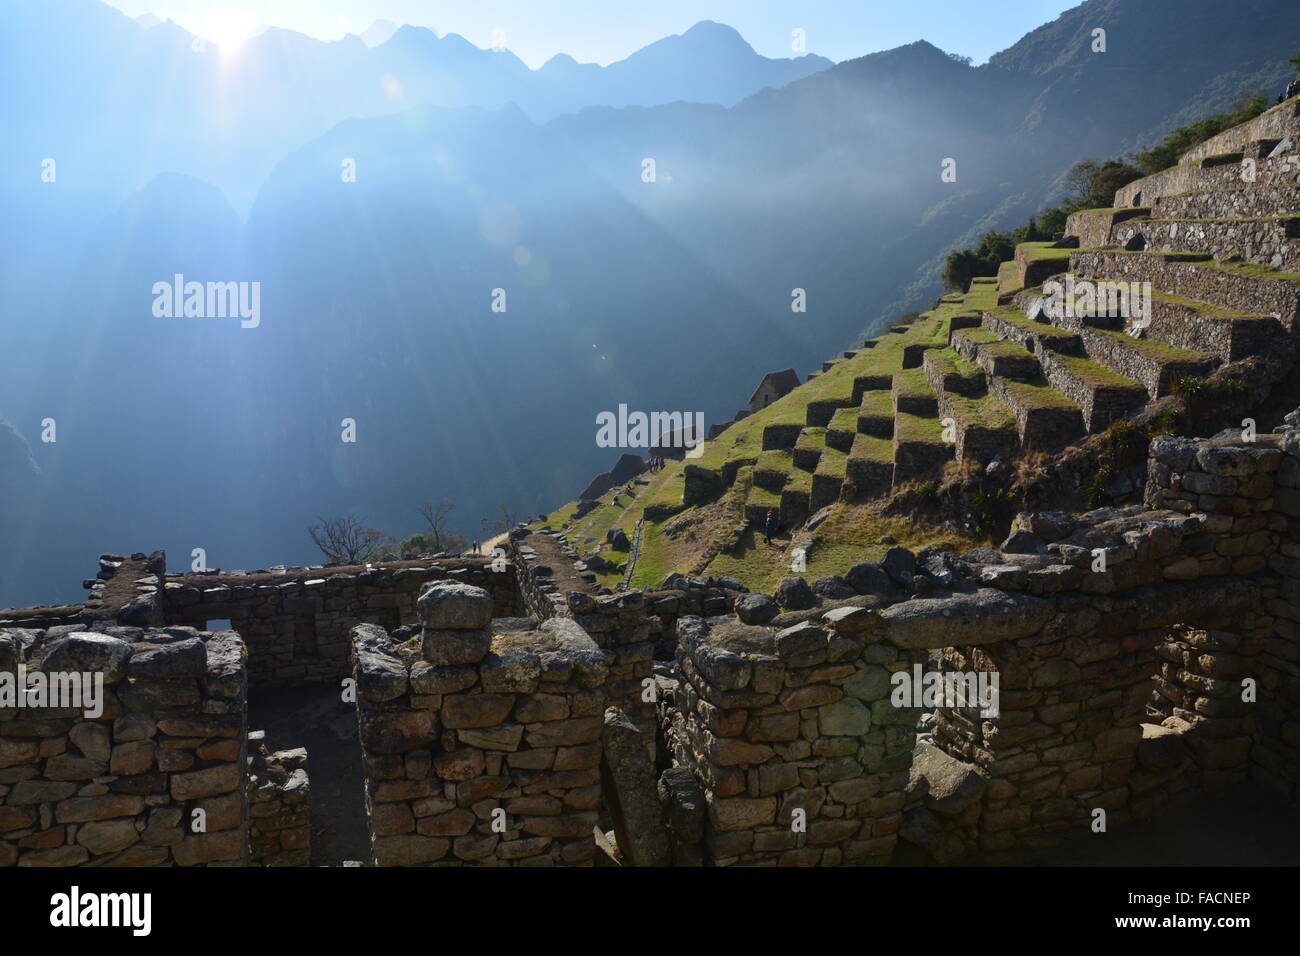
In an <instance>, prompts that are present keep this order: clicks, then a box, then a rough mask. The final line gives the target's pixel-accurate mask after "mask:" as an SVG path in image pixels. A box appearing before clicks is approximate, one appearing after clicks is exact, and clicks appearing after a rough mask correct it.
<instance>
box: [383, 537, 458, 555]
mask: <svg viewBox="0 0 1300 956" xmlns="http://www.w3.org/2000/svg"><path fill="white" fill-rule="evenodd" d="M468 550H469V538H467V537H465V536H464V535H463V534H457V533H456V532H454V531H445V532H443V535H442V537H441V538H440V539H439V540H438V541H437V542H435V541H434V540H433V536H432V535H430V534H429V533H428V532H425V531H421V532H419V533H417V534H413V535H409V536H407V537H405V538H403V539H402V541H401V543H400V544H399V545H398V546H397V553H398V555H399V556H401V557H404V556H406V555H408V554H417V555H419V554H461V553H463V552H465V551H468Z"/></svg>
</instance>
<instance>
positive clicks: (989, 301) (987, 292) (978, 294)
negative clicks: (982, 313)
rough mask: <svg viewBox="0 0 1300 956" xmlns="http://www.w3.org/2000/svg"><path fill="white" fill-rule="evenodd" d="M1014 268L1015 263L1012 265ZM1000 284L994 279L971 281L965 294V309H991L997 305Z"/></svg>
mask: <svg viewBox="0 0 1300 956" xmlns="http://www.w3.org/2000/svg"><path fill="white" fill-rule="evenodd" d="M1012 265H1013V266H1014V265H1015V263H1012ZM999 285H1000V282H999V280H998V279H994V278H982V279H973V280H971V284H970V292H968V293H967V294H966V299H965V307H966V308H967V309H991V308H993V307H994V306H996V305H997V304H998V292H999V291H1000V289H999Z"/></svg>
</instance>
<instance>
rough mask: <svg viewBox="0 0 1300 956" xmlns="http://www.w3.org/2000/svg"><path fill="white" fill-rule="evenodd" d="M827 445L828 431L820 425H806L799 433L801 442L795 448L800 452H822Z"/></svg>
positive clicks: (796, 443)
mask: <svg viewBox="0 0 1300 956" xmlns="http://www.w3.org/2000/svg"><path fill="white" fill-rule="evenodd" d="M825 444H826V429H825V428H822V427H820V426H818V425H806V426H804V430H803V431H801V432H800V433H799V440H798V441H797V442H795V445H794V447H795V448H796V449H797V450H798V451H821V450H822V446H823V445H825Z"/></svg>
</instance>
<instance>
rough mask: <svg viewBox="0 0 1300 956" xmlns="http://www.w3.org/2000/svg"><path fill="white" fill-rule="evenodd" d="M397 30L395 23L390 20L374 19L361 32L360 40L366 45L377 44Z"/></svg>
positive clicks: (384, 41)
mask: <svg viewBox="0 0 1300 956" xmlns="http://www.w3.org/2000/svg"><path fill="white" fill-rule="evenodd" d="M396 32H397V24H396V23H394V22H393V21H392V20H376V21H375V22H374V23H372V24H370V26H369V27H367V28H366V30H365V32H364V33H362V34H361V41H362V42H363V43H364V44H365V45H366V46H379V45H381V44H384V43H387V42H388V39H389V38H390V37H391V36H392V35H393V34H394V33H396Z"/></svg>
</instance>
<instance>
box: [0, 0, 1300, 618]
mask: <svg viewBox="0 0 1300 956" xmlns="http://www.w3.org/2000/svg"><path fill="white" fill-rule="evenodd" d="M1097 27H1102V28H1105V29H1106V30H1107V41H1108V42H1107V52H1106V53H1104V54H1101V53H1095V54H1094V53H1092V52H1091V50H1090V47H1089V45H1088V40H1089V39H1090V37H1091V31H1092V30H1093V29H1095V28H1097ZM1298 33H1300V5H1296V4H1294V3H1293V2H1289V0H1248V2H1244V3H1238V4H1236V5H1234V6H1233V7H1232V8H1231V9H1229V8H1227V7H1226V6H1224V5H1222V4H1217V3H1212V2H1210V0H1088V2H1086V3H1084V4H1083V5H1082V6H1081V7H1078V8H1075V9H1074V10H1072V11H1068V12H1067V13H1066V14H1063V15H1062V17H1061V18H1059V19H1058V20H1057V21H1055V22H1054V23H1052V24H1048V25H1046V26H1044V27H1042V28H1040V29H1039V30H1036V31H1034V32H1033V33H1031V34H1029V35H1028V36H1026V37H1025V38H1024V39H1022V40H1021V41H1020V42H1019V43H1017V44H1015V45H1014V46H1012V47H1010V48H1009V49H1008V50H1007V51H1005V52H1004V53H1002V54H999V55H998V56H997V57H994V58H993V60H992V61H991V62H990V63H989V64H987V65H985V66H982V67H978V68H974V67H971V66H969V65H967V64H965V63H963V62H960V61H958V60H956V59H954V58H953V57H950V56H949V55H948V54H946V53H944V52H943V51H942V50H939V49H937V48H936V47H934V46H933V45H931V44H929V43H926V42H924V41H919V42H917V43H913V44H909V45H907V46H904V47H900V48H898V49H895V50H889V51H883V52H879V53H873V54H871V55H868V56H864V57H861V58H859V59H855V60H851V61H847V62H844V63H840V64H837V65H834V66H828V65H827V64H826V62H825V61H822V60H820V59H818V58H814V57H806V58H799V59H793V60H770V59H767V58H764V57H760V56H758V55H757V54H755V53H754V52H753V50H752V49H750V48H749V47H748V45H747V44H745V43H744V41H743V39H741V38H740V37H739V35H738V34H736V32H735V31H734V30H732V29H731V28H729V27H726V26H723V25H720V24H715V23H708V22H705V23H701V24H697V25H696V26H695V27H693V28H692V29H690V30H688V31H686V32H685V33H684V34H682V35H680V36H675V37H667V38H665V39H663V40H661V41H658V42H657V43H654V44H651V45H650V46H648V47H646V48H644V49H643V50H640V51H638V52H637V53H635V54H633V55H632V56H630V57H628V58H627V59H626V60H623V61H620V62H619V63H613V64H610V65H609V66H606V67H600V66H597V65H595V64H580V63H578V62H576V61H575V60H573V59H572V58H571V57H568V56H557V57H554V58H552V59H551V60H549V61H548V62H547V63H546V64H545V65H544V66H543V67H542V68H541V69H539V70H535V71H534V70H529V69H528V68H527V67H526V66H525V65H524V64H523V63H521V62H520V61H519V60H518V59H517V58H516V57H514V56H513V54H510V53H508V52H493V51H489V50H481V49H478V48H476V47H474V46H473V45H472V44H470V43H469V42H468V41H466V40H464V39H463V38H461V37H458V36H455V35H447V36H442V37H439V36H438V35H437V34H436V33H434V32H433V31H430V30H427V29H423V28H416V27H409V26H405V27H402V28H400V29H398V30H396V31H395V32H394V33H393V34H392V36H391V37H390V38H388V39H387V40H386V41H385V42H382V43H380V44H379V45H378V46H375V47H373V48H372V47H369V46H367V44H366V42H365V41H363V39H362V38H360V37H357V36H349V37H345V38H344V39H343V40H340V41H338V42H335V43H321V42H319V41H316V40H313V39H311V38H309V37H305V36H302V35H301V34H297V33H294V32H292V31H285V30H277V29H271V30H267V31H266V32H264V33H263V34H261V35H260V36H257V37H254V38H251V39H250V40H249V41H247V42H246V43H245V44H244V45H243V47H242V48H241V50H240V51H239V54H238V58H237V61H230V62H228V63H226V64H225V65H223V61H222V58H221V56H220V51H213V50H211V49H210V48H209V50H208V52H206V53H199V52H195V50H194V48H193V38H192V37H191V36H190V35H189V34H187V33H186V32H185V31H183V30H181V29H180V28H179V27H177V26H176V25H175V24H172V23H170V22H168V23H163V24H160V25H157V26H155V27H153V28H152V29H149V30H145V29H143V28H142V27H141V26H140V25H139V24H138V23H136V22H135V21H133V20H131V19H129V18H127V17H125V16H123V15H121V14H120V13H118V12H117V11H115V10H113V9H112V8H109V7H107V6H105V5H103V4H101V3H98V2H96V0H39V2H35V0H22V2H19V3H16V4H11V5H10V7H9V8H7V10H6V20H5V22H4V23H3V25H0V116H3V117H4V123H5V126H6V133H7V134H8V140H7V144H8V145H10V146H11V147H12V148H8V149H6V150H3V151H0V203H2V204H3V208H4V209H5V212H6V215H5V216H3V217H0V260H2V261H4V262H5V263H6V268H5V269H3V270H0V309H2V310H3V314H4V316H5V317H6V325H5V329H6V331H5V346H6V347H5V348H4V349H0V415H3V416H5V417H6V418H7V419H8V420H9V421H11V422H13V424H14V427H15V428H16V429H17V431H18V433H20V434H24V435H28V436H32V435H37V434H39V431H40V429H39V423H40V421H41V420H42V419H44V418H46V417H54V418H55V419H57V421H58V422H59V441H58V442H57V443H56V444H44V443H37V444H34V445H33V446H32V448H31V454H32V456H33V457H34V458H35V459H36V461H37V463H38V464H39V465H40V467H41V474H40V476H39V477H37V478H35V479H33V480H34V481H35V482H36V483H37V484H36V486H35V493H34V495H27V496H25V497H24V498H22V499H18V500H17V501H15V500H14V499H13V498H10V499H7V500H6V501H3V502H0V529H3V531H4V534H5V535H7V536H8V540H13V541H20V542H23V545H22V553H21V554H19V553H17V551H14V552H12V553H5V554H4V555H0V563H3V566H2V567H0V576H3V579H4V581H5V582H6V587H8V588H9V590H8V592H6V593H7V597H6V594H0V603H4V602H5V601H6V600H8V601H19V602H21V603H27V602H30V601H38V600H55V599H68V598H70V597H75V594H68V593H66V585H64V584H63V583H61V582H66V581H67V580H68V576H67V574H66V569H67V568H68V567H70V566H73V565H76V564H77V562H83V563H84V562H87V561H91V560H93V557H94V555H95V554H97V553H99V552H100V551H104V550H122V549H126V550H135V549H141V550H152V549H153V548H155V547H166V548H168V549H169V550H170V551H172V552H173V554H174V555H178V556H181V557H183V556H184V555H186V554H188V553H189V551H190V550H191V549H192V548H194V547H204V548H205V549H206V550H207V552H208V555H209V561H210V562H212V563H213V564H216V565H220V566H224V567H239V566H260V565H265V564H269V563H276V562H281V561H287V562H294V561H298V562H302V561H308V560H313V559H318V557H319V556H318V555H314V554H313V553H312V549H311V546H310V542H309V540H308V539H307V536H306V534H305V532H304V528H305V527H306V525H307V524H309V523H311V522H312V521H314V520H315V518H316V516H317V515H320V514H325V515H330V514H337V513H344V512H347V511H355V512H357V513H359V514H361V515H362V516H364V517H365V518H367V520H368V521H369V523H371V524H373V525H378V526H380V527H384V528H386V529H387V530H390V531H392V532H394V533H398V534H400V533H409V532H411V531H413V530H416V529H417V527H418V516H417V515H415V512H414V510H413V509H414V507H415V506H416V505H417V504H418V503H419V502H420V501H422V500H425V499H429V498H443V497H447V498H451V499H453V500H454V501H456V502H458V505H459V507H458V510H457V512H456V518H457V521H458V522H459V525H458V530H461V531H464V532H468V533H471V534H477V533H478V531H479V527H478V523H479V519H480V518H481V517H489V518H492V519H495V517H496V515H497V510H498V506H499V505H500V504H501V503H502V502H508V503H509V504H510V505H511V506H512V507H513V508H514V510H515V511H516V513H519V514H523V513H526V512H533V511H539V510H547V509H549V508H550V507H551V506H553V505H554V504H556V503H557V502H560V501H564V500H568V499H571V498H572V497H573V496H574V495H575V494H577V492H578V491H580V490H581V489H582V487H583V485H584V484H585V483H586V482H587V481H588V480H589V479H590V477H591V475H593V474H596V473H599V472H602V471H605V470H608V469H609V468H610V467H611V466H612V465H613V464H614V461H615V460H616V458H617V452H611V451H610V450H608V449H600V448H598V447H596V445H595V442H594V434H595V415H596V413H597V412H599V411H602V410H609V409H613V408H615V407H617V405H618V404H619V403H620V402H626V403H627V404H628V405H629V407H631V408H639V409H642V410H645V411H651V410H664V411H674V410H675V411H682V412H687V411H690V412H694V411H704V412H705V414H706V419H707V421H708V422H710V423H713V422H716V421H720V420H723V419H726V418H729V417H730V416H731V414H732V413H733V412H734V410H735V408H736V407H738V405H740V404H743V402H744V400H745V397H746V396H747V395H749V393H750V391H751V390H752V388H753V384H754V382H755V381H757V380H758V378H759V377H761V375H762V374H763V372H764V371H766V370H768V369H771V368H784V367H786V366H793V367H794V368H795V369H796V371H798V372H800V373H801V375H802V374H805V373H806V372H807V371H809V370H810V369H812V368H816V367H819V365H820V362H821V361H822V359H824V358H826V357H829V356H831V355H834V354H836V353H838V352H839V351H840V350H841V349H843V348H845V347H848V346H851V345H852V344H854V342H855V340H856V339H857V337H858V335H859V334H860V333H861V331H862V330H864V329H865V328H867V327H869V326H874V325H878V324H879V322H880V321H881V320H882V319H884V318H887V317H889V316H891V315H895V314H898V313H900V312H903V311H908V310H911V309H913V308H915V307H917V306H920V305H923V304H925V303H926V301H927V300H929V299H932V298H933V297H934V295H935V294H936V293H937V292H938V291H939V289H938V282H937V275H938V267H939V263H940V262H941V261H942V257H943V255H944V254H945V253H946V251H947V250H949V249H951V248H953V247H955V246H959V245H964V244H968V243H970V242H971V241H972V240H973V239H974V238H976V237H977V236H978V235H979V233H980V232H982V231H984V230H987V229H991V228H999V227H1006V226H1009V225H1016V224H1019V223H1021V222H1023V221H1024V219H1025V218H1026V217H1027V216H1029V215H1031V214H1032V213H1034V212H1035V211H1036V210H1037V209H1039V208H1040V207H1041V206H1042V205H1043V203H1044V202H1045V201H1046V200H1047V199H1049V198H1051V197H1052V196H1053V194H1054V191H1055V190H1056V189H1057V188H1058V185H1057V184H1058V182H1059V180H1060V177H1061V175H1062V174H1063V173H1064V172H1065V171H1066V170H1067V169H1068V168H1069V166H1070V165H1071V164H1072V163H1074V162H1076V161H1077V160H1079V159H1083V158H1087V157H1096V158H1107V157H1109V156H1112V155H1115V154H1116V153H1118V152H1120V151H1123V150H1125V149H1128V148H1130V147H1132V146H1134V145H1137V144H1139V143H1143V142H1149V141H1151V140H1152V139H1153V138H1155V137H1156V136H1158V135H1160V134H1162V133H1163V132H1165V131H1166V130H1167V129H1168V128H1170V126H1172V125H1173V124H1175V123H1177V122H1183V121H1185V120H1186V119H1188V118H1191V117H1192V115H1193V114H1196V115H1199V114H1200V113H1201V112H1205V111H1209V110H1213V109H1221V108H1225V107H1227V106H1230V105H1231V104H1232V101H1233V100H1234V98H1235V97H1236V96H1237V95H1238V94H1239V93H1240V92H1241V90H1243V89H1249V88H1252V87H1258V88H1263V89H1270V90H1271V89H1273V88H1276V87H1278V86H1279V84H1280V83H1281V82H1282V80H1283V79H1284V77H1285V74H1286V71H1287V68H1286V65H1285V60H1286V58H1287V57H1289V56H1291V55H1292V54H1293V53H1294V52H1295V51H1294V49H1291V46H1292V45H1293V40H1292V39H1291V38H1294V36H1296V35H1297V34H1298ZM1210 51H1213V52H1212V53H1211V52H1210ZM945 158H952V159H955V160H956V161H957V169H958V177H957V182H955V183H944V182H941V181H940V177H939V172H940V163H941V162H942V161H943V160H944V159H945ZM45 160H50V161H53V162H54V163H55V167H56V168H57V178H56V180H55V181H54V182H49V181H43V178H42V170H43V169H44V168H45V162H44V161H45ZM647 160H652V161H653V163H652V164H650V165H647V162H646V161H647ZM52 168H53V167H52ZM650 168H652V169H653V170H654V177H653V182H647V181H646V179H647V178H648V177H647V170H648V169H650ZM353 174H354V175H353ZM352 180H355V181H352ZM178 273H179V274H183V275H184V276H185V277H186V278H187V279H192V280H194V281H202V282H207V281H248V282H252V281H256V282H259V283H260V289H261V307H262V325H261V326H260V327H259V328H257V329H241V328H240V327H239V323H238V322H237V321H235V320H228V319H206V318H204V319H199V318H190V319H183V318H174V319H163V318H158V317H155V316H154V315H153V314H152V312H151V302H152V295H151V291H150V290H151V287H152V286H153V284H154V283H155V282H158V281H160V280H163V281H171V279H172V277H173V276H174V275H176V274H178ZM796 288H798V289H803V290H805V293H806V295H807V301H808V311H807V312H803V313H796V312H792V311H791V308H790V303H791V294H792V290H794V289H796ZM495 289H503V290H505V292H506V294H507V295H508V302H509V305H508V308H507V310H506V311H505V312H503V313H498V312H493V311H491V309H490V303H491V301H492V298H493V290H495ZM344 418H352V419H355V421H356V422H357V428H358V440H357V442H356V443H355V444H345V443H342V442H340V440H339V431H340V422H341V421H342V420H343V419H344ZM173 560H174V561H175V560H179V558H174V559H173ZM88 570H89V569H88ZM51 588H54V589H55V590H54V591H51V590H50V589H51Z"/></svg>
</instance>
